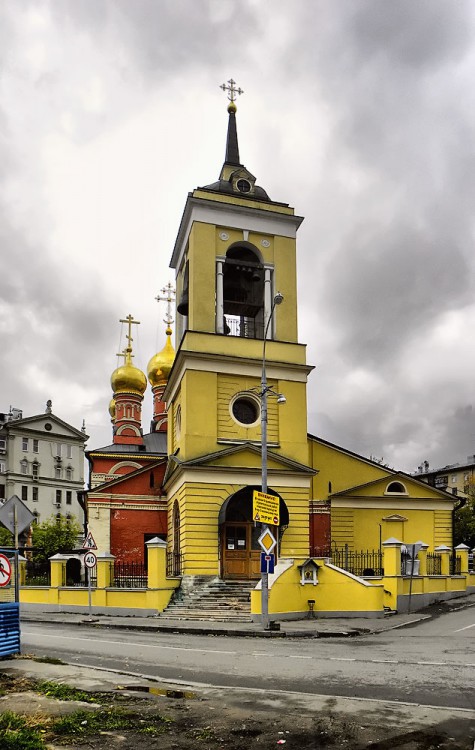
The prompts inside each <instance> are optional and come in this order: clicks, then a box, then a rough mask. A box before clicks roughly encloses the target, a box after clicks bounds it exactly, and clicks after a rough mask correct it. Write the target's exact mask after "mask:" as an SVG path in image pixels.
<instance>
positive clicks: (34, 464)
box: [31, 461, 40, 479]
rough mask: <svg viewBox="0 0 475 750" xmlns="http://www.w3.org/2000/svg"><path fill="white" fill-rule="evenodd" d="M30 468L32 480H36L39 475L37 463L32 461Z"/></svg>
mask: <svg viewBox="0 0 475 750" xmlns="http://www.w3.org/2000/svg"><path fill="white" fill-rule="evenodd" d="M31 468H32V470H33V479H38V477H39V474H40V465H39V463H38V462H37V461H33V465H32V467H31Z"/></svg>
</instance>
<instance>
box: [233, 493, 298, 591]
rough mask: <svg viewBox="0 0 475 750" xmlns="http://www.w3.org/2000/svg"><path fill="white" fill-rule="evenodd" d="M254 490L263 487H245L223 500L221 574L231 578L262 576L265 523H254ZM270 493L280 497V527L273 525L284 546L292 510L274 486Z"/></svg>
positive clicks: (255, 577) (246, 578)
mask: <svg viewBox="0 0 475 750" xmlns="http://www.w3.org/2000/svg"><path fill="white" fill-rule="evenodd" d="M254 490H259V491H260V490H261V488H260V486H259V487H258V486H255V487H253V486H248V487H243V489H242V490H238V492H235V493H234V494H233V495H230V497H228V499H227V500H226V501H225V502H224V503H223V505H222V507H221V510H220V512H219V521H218V522H219V529H220V547H221V576H222V578H231V579H242V580H248V579H258V578H260V577H261V573H260V553H261V551H262V550H261V548H260V545H259V542H258V539H259V536H260V535H261V533H262V529H263V526H262V525H261V524H260V523H254V521H253V516H252V494H253V491H254ZM268 491H269V493H270V494H273V495H276V496H277V497H279V512H280V525H279V527H278V529H277V528H276V527H272V528H273V530H274V534H275V533H276V532H277V531H278V534H277V538H278V546H277V550H274V551H275V552H276V555H278V552H279V548H280V541H281V539H282V536H283V533H284V531H285V529H286V528H287V526H288V524H289V511H288V508H287V506H286V504H285V502H284V500H283V499H282V498H281V497H280V495H279V494H278V493H277V492H275V491H274V490H272V489H269V490H268Z"/></svg>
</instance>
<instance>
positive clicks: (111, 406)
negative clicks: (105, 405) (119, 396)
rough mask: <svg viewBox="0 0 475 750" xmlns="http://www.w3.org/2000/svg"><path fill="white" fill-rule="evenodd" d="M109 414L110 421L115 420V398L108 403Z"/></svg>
mask: <svg viewBox="0 0 475 750" xmlns="http://www.w3.org/2000/svg"><path fill="white" fill-rule="evenodd" d="M109 414H110V416H111V419H115V398H111V400H110V402H109Z"/></svg>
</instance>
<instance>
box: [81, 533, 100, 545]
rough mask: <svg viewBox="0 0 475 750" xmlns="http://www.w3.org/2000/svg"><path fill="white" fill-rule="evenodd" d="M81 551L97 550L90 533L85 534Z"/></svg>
mask: <svg viewBox="0 0 475 750" xmlns="http://www.w3.org/2000/svg"><path fill="white" fill-rule="evenodd" d="M82 548H83V549H97V544H96V543H95V541H94V537H93V536H92V534H91V532H90V531H88V532H87V536H86V538H85V540H84V544H83V545H82Z"/></svg>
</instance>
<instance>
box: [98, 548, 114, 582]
mask: <svg viewBox="0 0 475 750" xmlns="http://www.w3.org/2000/svg"><path fill="white" fill-rule="evenodd" d="M114 560H115V556H114V555H110V554H107V552H104V553H103V554H101V555H98V556H97V588H98V589H108V588H110V586H112V584H113V583H114V581H113V578H114V574H113V572H112V564H111V563H113V562H114Z"/></svg>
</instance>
